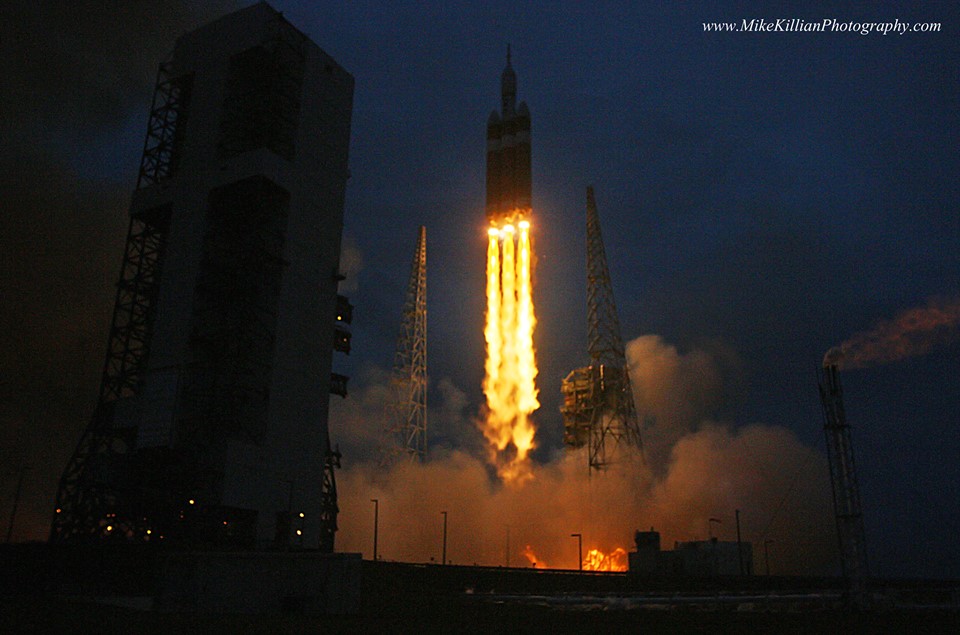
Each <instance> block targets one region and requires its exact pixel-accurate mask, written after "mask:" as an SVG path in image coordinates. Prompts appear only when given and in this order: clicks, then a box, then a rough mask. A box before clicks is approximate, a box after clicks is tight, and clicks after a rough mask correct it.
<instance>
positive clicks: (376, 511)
mask: <svg viewBox="0 0 960 635" xmlns="http://www.w3.org/2000/svg"><path fill="white" fill-rule="evenodd" d="M370 502H371V503H373V561H374V562H376V561H377V533H378V532H379V530H380V499H379V498H371V499H370Z"/></svg>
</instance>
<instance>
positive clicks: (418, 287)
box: [384, 226, 427, 462]
mask: <svg viewBox="0 0 960 635" xmlns="http://www.w3.org/2000/svg"><path fill="white" fill-rule="evenodd" d="M391 384H392V387H393V390H394V393H393V397H394V401H393V403H392V404H391V408H392V409H393V412H392V413H390V415H389V417H390V422H391V423H390V429H389V431H388V434H389V441H388V443H389V447H388V448H387V451H386V452H385V455H386V456H385V457H384V458H385V460H388V461H389V460H392V459H396V458H398V457H405V458H409V459H410V460H416V461H421V462H422V461H425V460H426V458H427V229H426V227H423V226H421V227H420V232H419V237H418V240H417V251H416V252H415V253H414V256H413V262H412V264H411V266H410V280H409V282H408V284H407V295H406V300H405V302H404V304H403V320H402V324H401V327H400V337H399V338H398V339H397V352H396V355H395V356H394V361H393V377H392V379H391Z"/></svg>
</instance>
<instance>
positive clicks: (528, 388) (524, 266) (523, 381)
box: [482, 221, 540, 482]
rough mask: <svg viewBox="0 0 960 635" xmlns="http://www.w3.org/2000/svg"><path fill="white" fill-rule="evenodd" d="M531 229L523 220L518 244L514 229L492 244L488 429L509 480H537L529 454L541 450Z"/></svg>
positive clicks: (501, 470) (502, 473)
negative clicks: (537, 440) (535, 422)
mask: <svg viewBox="0 0 960 635" xmlns="http://www.w3.org/2000/svg"><path fill="white" fill-rule="evenodd" d="M529 227H530V223H529V222H527V221H521V223H520V233H519V236H518V237H516V240H514V234H515V232H516V230H515V229H514V227H513V225H506V226H505V227H504V228H503V230H502V231H501V232H500V233H499V235H497V234H495V233H494V232H493V231H490V232H489V237H490V240H489V242H488V244H487V317H486V324H485V326H484V330H483V333H484V338H485V339H486V343H487V359H486V364H485V366H484V369H485V371H486V376H485V378H484V381H483V392H484V395H485V396H486V400H487V418H486V421H485V422H483V424H482V429H483V434H484V436H485V437H486V438H487V441H488V442H489V443H490V449H491V459H492V461H493V463H494V464H495V465H496V466H497V473H498V474H499V475H500V477H501V478H503V479H504V480H505V481H507V482H523V481H525V480H527V479H529V478H531V477H532V472H531V469H530V461H529V458H528V455H529V453H530V451H531V450H533V448H534V447H536V445H535V443H534V436H535V434H536V428H535V426H534V425H533V422H532V421H531V420H530V414H531V413H532V412H533V411H535V410H536V409H537V408H539V407H540V402H539V401H538V400H537V394H538V390H537V386H536V377H537V362H536V355H535V352H534V350H533V330H534V327H535V326H536V322H537V321H536V317H535V315H534V310H533V294H532V289H531V277H532V276H531V251H532V249H531V246H530V233H529ZM498 238H502V241H501V240H498Z"/></svg>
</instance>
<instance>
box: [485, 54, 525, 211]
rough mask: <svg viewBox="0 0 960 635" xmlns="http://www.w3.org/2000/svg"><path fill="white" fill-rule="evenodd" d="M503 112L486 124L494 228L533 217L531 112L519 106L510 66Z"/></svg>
mask: <svg viewBox="0 0 960 635" xmlns="http://www.w3.org/2000/svg"><path fill="white" fill-rule="evenodd" d="M500 93H501V105H500V112H499V113H498V112H497V111H496V110H494V111H493V112H491V113H490V118H489V120H488V121H487V220H488V221H489V222H490V224H491V225H492V226H493V227H498V228H499V227H503V226H504V225H507V224H511V223H517V222H519V221H521V220H523V219H525V218H527V217H528V216H529V215H530V208H531V198H530V189H531V178H530V110H529V109H528V108H527V104H526V103H525V102H520V104H519V105H518V104H517V74H516V73H514V72H513V67H511V65H510V47H509V45H508V46H507V66H506V68H504V69H503V74H502V75H501V76H500Z"/></svg>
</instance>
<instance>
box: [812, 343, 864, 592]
mask: <svg viewBox="0 0 960 635" xmlns="http://www.w3.org/2000/svg"><path fill="white" fill-rule="evenodd" d="M820 401H821V402H822V404H823V430H824V433H825V434H826V437H827V458H828V461H829V463H830V485H831V486H832V488H833V509H834V514H835V515H836V519H837V537H838V539H839V542H840V561H841V564H842V566H843V577H844V579H845V580H846V582H847V588H848V591H849V594H850V598H849V599H850V600H851V601H852V602H854V603H859V602H860V601H862V599H863V597H864V592H865V582H866V578H867V576H868V569H867V549H866V536H865V532H864V529H863V512H862V510H861V508H860V486H859V484H858V482H857V469H856V464H855V462H854V459H853V444H852V442H851V440H850V424H848V423H847V416H846V412H845V410H844V407H843V388H842V387H841V385H840V374H839V366H838V365H837V363H836V362H835V361H834V360H832V359H831V354H830V353H828V354H827V359H825V360H824V365H823V375H822V377H821V378H820Z"/></svg>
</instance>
